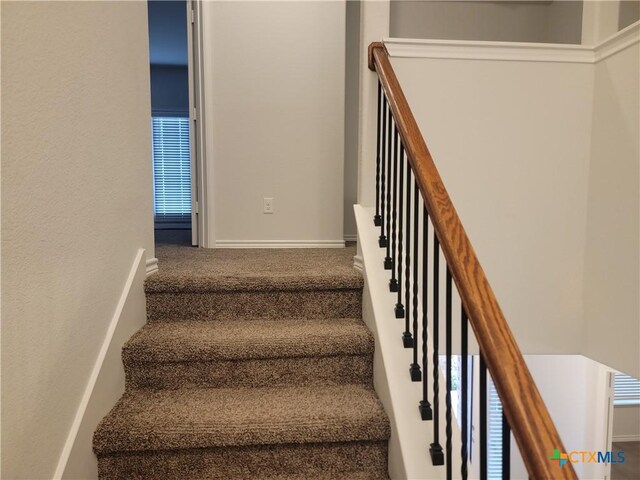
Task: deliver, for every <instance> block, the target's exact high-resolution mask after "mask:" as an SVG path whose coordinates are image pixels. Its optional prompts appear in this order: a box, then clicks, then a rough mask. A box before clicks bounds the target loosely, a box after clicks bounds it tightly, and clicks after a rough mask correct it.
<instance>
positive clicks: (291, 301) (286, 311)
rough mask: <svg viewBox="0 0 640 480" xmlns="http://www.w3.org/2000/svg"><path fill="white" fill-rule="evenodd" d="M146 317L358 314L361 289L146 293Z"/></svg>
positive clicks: (152, 318)
mask: <svg viewBox="0 0 640 480" xmlns="http://www.w3.org/2000/svg"><path fill="white" fill-rule="evenodd" d="M146 297H147V319H148V320H149V322H154V321H181V320H216V319H220V318H226V319H233V318H238V319H242V318H254V319H255V318H286V317H298V318H301V317H303V318H307V319H312V318H361V317H362V290H360V289H354V290H309V291H307V290H297V291H275V292H205V293H147V295H146Z"/></svg>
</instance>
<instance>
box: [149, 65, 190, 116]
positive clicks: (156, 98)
mask: <svg viewBox="0 0 640 480" xmlns="http://www.w3.org/2000/svg"><path fill="white" fill-rule="evenodd" d="M151 110H152V112H153V115H154V116H185V117H186V116H188V115H189V79H188V74H187V67H174V66H166V65H151Z"/></svg>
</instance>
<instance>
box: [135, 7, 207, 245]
mask: <svg viewBox="0 0 640 480" xmlns="http://www.w3.org/2000/svg"><path fill="white" fill-rule="evenodd" d="M147 6H148V18H149V60H150V73H151V116H152V118H151V124H152V162H153V213H154V229H155V239H156V244H173V245H194V246H197V245H198V236H197V192H196V191H195V190H196V189H195V181H196V178H195V177H196V171H195V162H194V151H193V150H194V142H193V135H194V132H193V123H192V120H193V118H192V117H193V116H192V112H193V108H192V107H191V105H190V101H191V100H190V98H191V87H190V75H189V68H190V60H189V38H188V35H189V33H190V31H189V29H190V24H191V19H190V18H189V15H188V14H187V12H188V2H187V1H186V0H168V1H167V0H149V1H148V2H147Z"/></svg>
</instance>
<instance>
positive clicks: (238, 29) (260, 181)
mask: <svg viewBox="0 0 640 480" xmlns="http://www.w3.org/2000/svg"><path fill="white" fill-rule="evenodd" d="M202 9H203V31H204V38H205V44H204V45H203V55H204V62H205V79H204V82H205V85H204V88H205V98H206V99H207V100H206V101H207V107H208V111H207V113H206V115H207V119H206V125H207V131H208V133H209V136H210V138H209V139H208V140H207V146H208V148H207V155H208V158H207V162H208V163H209V164H210V165H212V166H213V173H212V176H211V177H210V178H209V179H208V182H209V183H208V185H207V187H208V192H209V196H211V195H213V209H211V205H209V207H210V208H209V209H210V211H209V213H208V214H209V215H210V218H209V222H210V223H211V224H214V225H215V226H214V229H213V230H214V232H213V233H214V235H215V239H216V241H218V240H219V241H222V242H234V243H237V242H238V241H243V242H258V243H264V242H270V241H282V240H286V241H288V242H305V241H308V242H324V241H332V242H335V241H343V239H344V237H343V228H344V226H343V217H344V196H343V191H344V154H345V152H344V135H345V132H344V125H345V93H344V92H345V19H346V5H345V2H344V1H335V2H324V1H310V2H275V1H266V2H204V3H203V5H202ZM265 197H267V198H273V202H274V210H275V211H274V213H273V214H264V213H263V198H265Z"/></svg>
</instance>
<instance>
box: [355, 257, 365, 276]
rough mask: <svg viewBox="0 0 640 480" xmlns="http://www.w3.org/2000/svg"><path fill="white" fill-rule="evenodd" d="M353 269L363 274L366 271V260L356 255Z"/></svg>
mask: <svg viewBox="0 0 640 480" xmlns="http://www.w3.org/2000/svg"><path fill="white" fill-rule="evenodd" d="M353 268H355V269H356V270H358V271H360V272H362V271H363V270H364V260H363V259H362V255H354V257H353Z"/></svg>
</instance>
